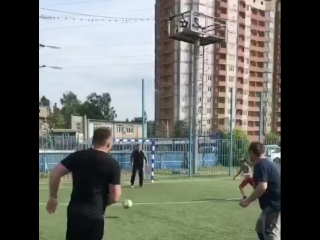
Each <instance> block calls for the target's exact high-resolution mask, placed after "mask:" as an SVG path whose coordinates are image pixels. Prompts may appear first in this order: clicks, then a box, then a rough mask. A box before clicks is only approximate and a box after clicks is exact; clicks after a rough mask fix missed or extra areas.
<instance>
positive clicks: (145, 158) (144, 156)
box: [143, 153, 148, 164]
mask: <svg viewBox="0 0 320 240" xmlns="http://www.w3.org/2000/svg"><path fill="white" fill-rule="evenodd" d="M143 158H144V160H145V161H146V164H148V160H147V157H146V155H145V154H144V153H143Z"/></svg>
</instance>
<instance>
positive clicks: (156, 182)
mask: <svg viewBox="0 0 320 240" xmlns="http://www.w3.org/2000/svg"><path fill="white" fill-rule="evenodd" d="M227 179H231V177H226V178H205V179H192V178H190V180H189V178H188V179H184V180H172V181H161V180H160V181H155V182H153V183H151V182H145V183H144V184H159V183H192V182H206V181H216V180H227ZM63 183H67V184H71V182H63ZM124 183H125V184H129V183H130V181H125V182H124ZM39 185H48V183H39ZM60 188H71V186H70V187H60ZM40 189H41V190H43V189H48V188H40Z"/></svg>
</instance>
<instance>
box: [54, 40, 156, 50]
mask: <svg viewBox="0 0 320 240" xmlns="http://www.w3.org/2000/svg"><path fill="white" fill-rule="evenodd" d="M147 44H153V42H143V43H119V44H99V45H83V46H61V47H60V48H63V49H65V48H87V47H106V46H108V47H113V46H132V45H147Z"/></svg>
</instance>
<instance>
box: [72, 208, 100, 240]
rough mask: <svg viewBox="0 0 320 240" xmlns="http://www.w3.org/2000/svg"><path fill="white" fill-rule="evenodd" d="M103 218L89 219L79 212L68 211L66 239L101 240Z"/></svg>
mask: <svg viewBox="0 0 320 240" xmlns="http://www.w3.org/2000/svg"><path fill="white" fill-rule="evenodd" d="M103 234H104V219H103V216H101V219H90V218H88V217H86V216H84V215H81V214H75V213H72V214H70V213H68V220H67V234H66V240H102V238H103Z"/></svg>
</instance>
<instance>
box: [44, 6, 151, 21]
mask: <svg viewBox="0 0 320 240" xmlns="http://www.w3.org/2000/svg"><path fill="white" fill-rule="evenodd" d="M39 9H41V10H46V11H51V12H58V13H67V14H73V15H78V16H86V17H95V18H105V19H121V20H139V19H140V20H147V19H148V20H149V19H150V18H121V17H108V16H100V15H93V14H86V13H76V12H67V11H60V10H56V9H49V8H39Z"/></svg>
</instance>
